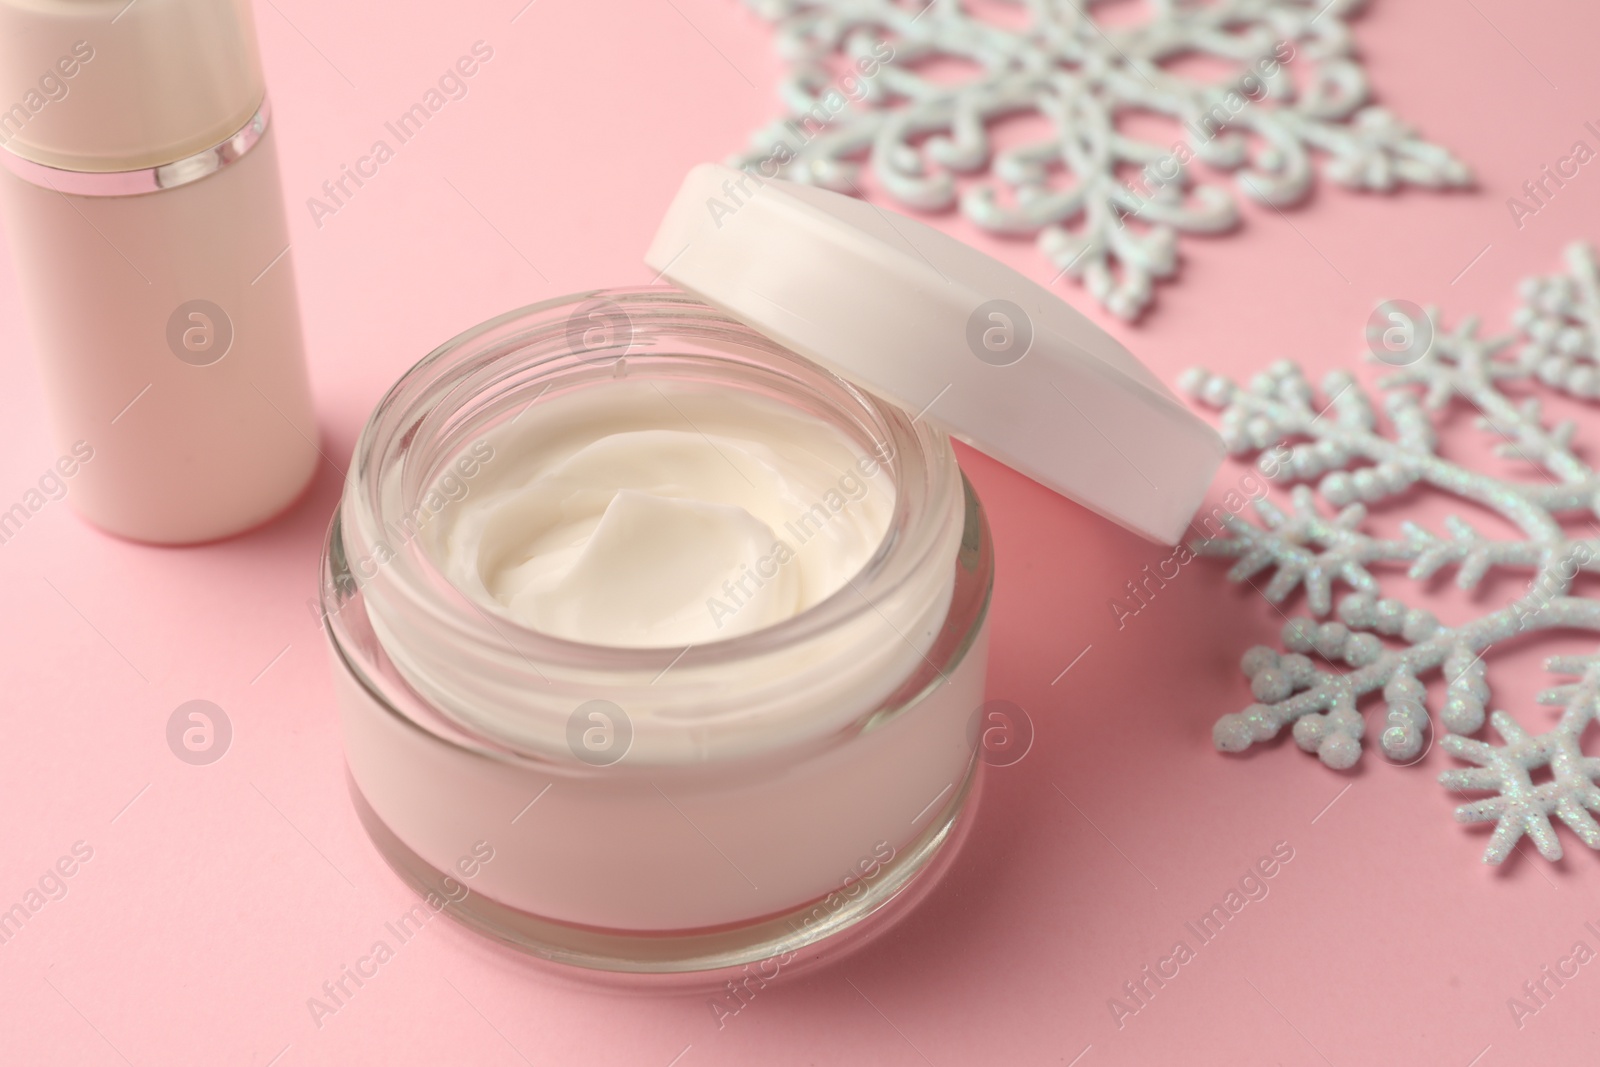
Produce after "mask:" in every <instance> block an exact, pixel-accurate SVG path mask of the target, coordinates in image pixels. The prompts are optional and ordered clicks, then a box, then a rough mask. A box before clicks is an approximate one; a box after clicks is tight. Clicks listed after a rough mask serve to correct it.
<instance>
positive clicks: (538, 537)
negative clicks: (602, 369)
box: [430, 381, 894, 647]
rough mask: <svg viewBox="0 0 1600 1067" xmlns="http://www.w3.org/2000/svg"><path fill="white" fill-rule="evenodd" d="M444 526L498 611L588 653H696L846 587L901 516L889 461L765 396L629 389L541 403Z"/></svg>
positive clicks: (437, 528)
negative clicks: (591, 647) (600, 648)
mask: <svg viewBox="0 0 1600 1067" xmlns="http://www.w3.org/2000/svg"><path fill="white" fill-rule="evenodd" d="M488 440H489V442H490V444H491V445H492V446H493V455H494V459H493V460H492V461H491V462H490V463H488V464H487V465H486V466H485V469H484V474H483V475H482V476H480V477H479V478H477V479H474V481H473V482H472V484H471V486H470V489H469V491H468V492H467V494H466V495H465V496H464V497H463V498H462V499H460V500H459V501H456V502H455V503H454V504H453V505H452V506H451V507H450V508H449V509H448V510H447V512H446V513H445V514H444V515H443V516H442V518H443V521H442V522H440V523H438V524H436V525H432V526H431V527H430V537H431V540H432V544H431V546H430V548H431V553H432V555H433V556H434V558H435V560H436V561H437V562H438V564H439V565H440V567H441V569H442V570H443V571H444V573H445V575H446V577H448V578H449V579H450V581H451V582H453V583H454V584H455V585H456V586H457V587H458V588H460V589H461V590H463V591H464V592H465V593H466V594H467V595H469V596H472V597H474V598H475V599H477V600H478V601H480V602H481V603H483V604H484V605H485V606H486V607H488V608H490V609H493V610H495V611H498V612H501V613H503V614H504V615H507V616H509V617H510V618H512V619H514V620H515V621H517V622H518V623H521V624H523V625H525V626H527V627H529V628H531V629H534V630H538V631H541V632H543V633H547V634H550V635H552V636H556V637H562V638H567V639H569V640H574V641H582V642H585V643H588V644H597V645H610V646H617V647H674V646H677V647H681V646H687V645H698V644H705V643H707V642H711V641H719V640H725V639H727V638H730V637H735V636H738V635H740V634H745V633H749V632H751V631H754V630H758V629H761V628H763V627H766V626H771V625H773V624H774V623H777V622H781V621H783V620H784V619H787V618H790V617H792V616H794V615H797V614H799V613H800V612H803V611H805V610H806V609H807V608H809V607H811V606H813V605H815V604H817V603H820V602H821V601H823V600H825V599H827V598H828V597H829V596H831V595H833V594H834V593H836V592H837V591H839V590H840V589H841V588H843V587H844V586H845V585H846V583H848V582H849V581H850V579H851V578H852V577H853V576H854V575H855V574H857V573H858V572H859V571H860V570H861V569H862V567H864V566H865V565H866V563H867V562H868V560H870V559H871V558H872V555H873V553H874V552H876V551H877V550H878V547H879V545H880V544H881V543H882V541H883V539H884V536H885V534H886V531H887V530H888V527H889V522H890V518H891V516H892V513H893V510H894V486H893V484H892V482H891V479H890V477H889V475H888V474H887V473H885V472H884V471H883V469H882V467H881V465H880V464H881V461H883V460H886V459H887V457H886V456H882V455H878V454H874V453H872V452H869V451H866V450H864V449H862V448H861V447H860V446H859V445H858V444H857V443H856V442H855V441H853V440H852V439H851V438H850V437H849V436H847V435H846V434H845V433H844V432H843V431H842V430H840V429H838V428H836V427H834V426H832V425H830V424H828V423H826V422H824V421H822V420H821V419H819V418H815V417H812V416H809V415H807V414H805V413H803V412H801V411H798V410H797V409H795V408H793V407H790V406H788V405H785V404H781V403H779V402H777V401H774V400H771V399H768V398H766V397H764V396H761V395H759V394H757V393H751V392H740V391H736V390H729V389H726V388H722V389H717V390H709V389H704V388H700V387H696V386H695V385H693V384H691V383H650V382H629V381H619V382H616V383H613V384H611V385H608V386H606V387H604V388H598V389H595V388H590V389H585V390H583V391H580V392H576V393H573V394H570V395H566V396H556V397H553V398H550V399H546V400H541V401H539V402H537V403H535V404H534V405H532V406H531V407H530V408H528V409H527V410H526V411H524V413H523V414H522V415H520V416H518V417H517V419H516V420H514V421H513V422H510V423H508V424H505V425H502V426H500V427H498V428H496V429H495V430H494V431H492V432H491V433H490V434H489V436H488Z"/></svg>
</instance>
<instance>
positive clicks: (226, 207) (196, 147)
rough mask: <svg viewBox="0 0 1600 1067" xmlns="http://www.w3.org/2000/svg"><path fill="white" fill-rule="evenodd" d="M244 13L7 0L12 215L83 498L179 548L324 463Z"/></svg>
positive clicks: (215, 3)
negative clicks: (86, 458) (81, 460)
mask: <svg viewBox="0 0 1600 1067" xmlns="http://www.w3.org/2000/svg"><path fill="white" fill-rule="evenodd" d="M270 119H271V109H270V106H269V104H268V101H267V96H266V90H265V86H264V83H263V80H262V75H261V64H260V60H259V58H258V56H257V51H256V40H255V31H254V28H253V25H252V23H251V18H250V9H249V5H248V2H247V0H137V2H135V3H128V2H127V0H104V2H102V0H0V164H4V166H3V167H0V217H3V220H4V224H5V229H6V236H7V238H8V241H9V244H10V246H11V250H12V255H13V260H14V263H15V267H16V277H17V286H18V289H19V290H20V293H21V297H22V303H23V307H24V311H25V317H26V319H27V323H28V326H29V330H30V334H31V338H32V342H33V348H34V350H35V352H36V355H37V358H38V362H39V367H40V377H41V381H42V385H43V390H44V395H45V399H46V402H47V405H48V408H49V415H50V422H51V425H52V428H53V431H54V434H55V447H56V449H57V450H59V451H60V452H61V453H62V454H67V453H69V452H72V451H73V450H74V448H75V447H76V449H77V452H76V453H75V454H79V455H81V454H83V452H84V451H87V450H92V455H93V461H92V462H88V463H85V464H83V465H82V467H81V470H80V471H79V473H78V474H77V476H76V477H75V478H74V479H73V483H72V492H71V494H70V497H69V499H71V500H72V502H73V504H74V506H75V507H76V509H77V510H78V511H79V513H80V514H82V515H83V516H84V517H85V518H87V519H88V520H89V521H91V522H93V523H94V524H95V525H97V526H99V527H101V528H103V529H105V530H108V531H110V532H112V533H115V534H118V535H120V536H123V537H127V538H131V539H134V540H139V541H147V542H156V543H164V544H186V543H195V542H202V541H209V540H214V539H216V538H221V537H227V536H229V535H231V534H235V533H238V532H241V531H243V530H247V529H249V528H251V527H253V526H257V525H259V524H261V523H263V522H265V521H266V520H268V519H270V518H272V517H273V516H274V515H275V514H277V513H278V512H279V511H281V510H283V509H284V507H286V506H287V505H288V504H289V503H290V502H292V501H293V500H294V499H295V498H296V497H297V496H298V495H299V494H300V492H301V490H302V489H303V488H304V487H305V485H306V484H307V482H308V481H309V480H310V477H311V474H312V472H313V470H314V469H315V465H316V462H317V458H318V449H317V445H316V438H317V430H316V423H315V420H314V418H313V414H312V407H311V395H310V387H309V382H308V380H307V374H306V367H305V356H304V352H303V349H302V343H301V335H300V318H299V311H298V309H297V306H296V298H295V285H294V272H293V267H292V262H291V259H292V257H291V253H290V250H289V237H288V229H287V226H286V224H285V221H284V212H283V204H282V197H281V193H280V188H279V183H278V166H277V158H276V153H275V150H274V146H273V138H272V130H271V126H270Z"/></svg>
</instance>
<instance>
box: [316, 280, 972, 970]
mask: <svg viewBox="0 0 1600 1067" xmlns="http://www.w3.org/2000/svg"><path fill="white" fill-rule="evenodd" d="M642 384H648V385H652V386H657V387H661V389H658V391H661V390H662V389H664V390H665V391H663V392H662V399H663V408H664V414H663V417H664V418H670V417H674V416H673V415H672V412H671V409H672V408H673V406H674V405H673V403H672V401H671V400H670V399H668V393H671V394H672V395H675V396H676V395H692V396H694V397H697V398H699V402H700V403H703V404H715V403H717V398H718V397H719V396H720V397H725V398H733V397H737V396H741V395H742V396H755V397H759V398H761V399H762V401H763V402H776V403H778V404H781V405H784V406H785V407H787V408H790V409H793V410H794V411H795V412H796V413H798V414H801V415H804V416H807V417H809V418H812V419H816V420H821V421H823V422H825V423H827V424H828V425H829V426H831V427H833V428H834V429H836V430H837V431H839V432H840V433H841V434H843V435H844V436H845V437H846V438H848V439H849V440H850V441H851V442H853V443H854V444H855V445H857V446H859V449H860V451H861V453H862V454H864V455H868V456H871V457H873V458H874V460H875V462H874V463H873V465H872V470H871V471H870V472H869V471H867V470H866V469H863V470H862V474H863V476H864V477H876V478H887V479H890V481H891V484H892V486H893V514H892V517H891V519H890V521H889V527H888V532H887V534H886V536H885V537H884V539H883V541H882V543H881V544H880V545H879V546H878V547H877V550H876V552H875V553H873V555H872V556H871V558H870V559H869V560H868V562H867V563H866V565H865V566H864V567H863V568H862V569H861V570H860V572H859V573H857V574H855V575H854V576H853V577H852V578H851V579H850V580H849V581H848V582H847V583H846V584H845V585H844V586H843V587H842V588H840V589H839V590H838V591H837V592H835V593H833V594H832V595H831V596H828V597H826V598H825V599H823V600H821V601H820V602H819V603H817V604H815V605H813V606H811V607H809V608H807V609H805V610H804V611H802V612H800V613H799V614H796V615H793V616H792V617H789V618H787V619H785V620H783V621H780V622H777V623H775V624H773V625H770V626H766V627H764V628H761V629H757V630H754V631H751V632H748V633H744V634H741V635H739V636H734V637H730V638H726V639H722V640H715V641H711V642H708V643H704V644H699V645H691V646H689V647H687V648H685V647H669V648H618V647H609V646H601V645H592V644H584V643H580V642H576V641H571V640H566V639H563V638H558V637H554V636H551V635H549V634H545V633H541V632H537V631H535V630H532V629H529V628H527V627H524V626H522V625H520V624H518V623H517V622H515V621H514V620H513V619H511V618H510V617H509V616H507V615H505V614H502V613H499V612H496V611H495V610H493V609H492V608H488V607H486V606H484V605H482V604H480V603H479V602H478V601H476V600H473V599H470V598H469V597H468V596H466V595H465V594H463V593H462V592H461V591H460V590H458V589H457V588H456V587H455V586H454V585H452V584H451V582H449V581H448V580H446V578H445V577H444V575H443V574H442V572H441V570H440V567H439V565H438V564H437V562H436V560H435V557H434V555H433V554H432V553H430V551H429V548H428V546H429V543H430V542H429V538H430V529H436V528H437V526H436V524H438V523H441V522H442V521H444V520H445V519H447V518H448V515H447V512H448V510H449V509H450V508H452V507H455V506H457V504H458V503H459V502H460V501H462V500H467V499H471V497H472V494H473V493H474V492H478V491H479V488H478V486H479V485H486V484H488V482H489V481H490V480H491V479H492V478H493V477H494V476H496V474H497V473H498V472H496V470H495V464H496V463H497V462H501V463H505V462H509V460H505V459H500V458H499V457H498V456H497V455H496V454H495V452H494V449H493V448H492V447H486V442H491V441H494V440H496V439H497V438H496V434H499V433H503V432H504V430H505V428H506V427H507V426H509V425H510V424H512V423H513V422H516V421H518V420H521V421H523V422H525V423H526V422H537V420H539V419H540V418H541V410H542V409H544V410H549V409H548V408H547V407H546V406H547V405H554V404H559V403H560V402H561V401H562V399H563V398H565V397H571V396H573V395H576V394H579V393H584V392H589V391H594V392H595V395H597V396H598V397H600V398H601V399H602V400H603V399H604V397H605V392H604V391H605V390H609V389H617V388H632V389H635V390H637V389H639V388H640V387H641V385H642ZM677 414H678V415H680V416H683V417H684V419H685V422H686V424H688V425H692V420H691V419H689V418H688V416H687V415H686V414H684V412H681V411H680V412H678V413H677ZM475 483H477V484H475ZM993 568H994V562H993V554H992V547H991V544H990V540H989V533H988V529H987V526H986V524H985V520H984V515H983V510H982V508H981V506H980V505H979V503H978V500H977V497H976V496H975V495H974V494H973V491H972V488H971V486H970V485H968V484H967V482H966V480H965V478H964V477H963V476H962V474H961V471H960V468H959V467H958V466H957V463H956V459H955V455H954V452H953V450H952V448H951V446H950V442H949V439H948V438H947V436H946V435H945V434H944V433H943V432H942V431H940V430H937V429H934V428H933V427H932V426H930V424H929V423H928V422H927V421H925V420H921V419H918V418H914V417H913V416H912V415H910V414H908V413H907V412H905V411H904V410H902V409H900V408H898V407H895V406H893V405H891V404H889V403H886V402H885V401H882V400H879V399H877V398H875V397H874V396H873V395H871V394H869V393H867V392H864V391H862V390H860V389H858V388H856V387H855V386H853V385H851V384H850V383H849V382H847V381H846V380H844V379H843V378H840V377H838V376H837V375H835V374H833V373H832V372H830V371H828V370H825V369H823V368H822V367H820V366H818V365H817V364H815V363H813V362H811V361H809V360H807V359H805V358H803V357H801V356H799V355H797V354H795V353H794V352H792V351H789V350H788V349H786V348H784V347H783V346H781V345H780V344H778V343H777V342H775V341H773V340H770V339H768V338H767V337H766V336H763V335H762V334H761V333H758V332H756V331H755V330H754V329H752V328H751V327H749V326H746V325H744V324H743V323H741V322H739V321H737V320H736V319H733V318H731V317H729V316H727V315H725V314H723V313H722V312H719V311H717V310H714V309H713V308H711V307H709V306H707V305H705V304H703V303H700V302H699V301H698V300H696V299H695V298H693V297H691V296H688V295H686V294H684V293H681V292H679V291H677V290H672V289H665V288H655V289H634V290H611V291H604V292H590V293H584V294H579V295H576V296H572V297H568V298H563V299H558V300H553V301H548V302H545V303H541V304H537V305H534V306H531V307H527V308H523V309H520V310H517V311H513V312H510V313H508V314H506V315H503V316H501V317H499V318H496V319H493V320H491V321H489V322H486V323H484V324H482V325H480V326H477V327H475V328H473V329H471V330H468V331H467V332H466V333H463V334H461V335H460V336H458V337H456V338H454V339H453V340H451V341H449V342H448V343H446V344H445V345H443V346H441V347H440V348H438V349H437V350H435V351H434V352H432V353H431V354H430V355H428V356H427V357H426V358H425V359H423V360H422V361H421V362H420V363H418V364H417V365H416V366H415V367H413V368H412V369H411V370H410V371H409V372H408V373H407V374H406V375H405V376H404V377H402V378H401V379H400V381H399V382H398V383H396V385H395V386H394V387H393V388H392V389H391V390H390V391H389V393H388V394H387V396H385V398H384V399H383V401H382V402H381V403H380V404H379V406H378V407H377V409H376V410H375V412H374V413H373V415H372V417H371V419H370V420H369V421H368V423H367V425H366V427H365V429H364V430H363V432H362V434H361V436H360V439H359V441H358V442H357V445H356V449H355V457H354V461H353V464H352V466H351V469H350V474H349V478H348V481H347V484H346V487H345V491H344V496H343V498H342V500H341V502H340V505H339V508H338V511H337V513H336V514H335V516H334V519H333V522H332V525H331V528H330V530H329V533H328V540H327V546H326V551H325V554H324V559H323V566H322V575H321V610H322V613H323V617H324V621H325V632H326V634H327V636H328V640H329V644H330V648H331V651H332V656H333V661H334V675H335V678H336V686H337V690H338V697H339V704H340V714H341V719H342V726H343V732H344V739H345V744H346V752H347V757H348V763H349V771H350V778H351V788H352V792H353V794H354V798H355V802H356V806H357V808H358V810H359V812H360V814H361V817H362V819H363V822H364V824H365V826H366V828H367V830H368V832H369V834H370V835H371V837H372V839H373V840H374V842H375V843H376V844H377V846H378V848H379V849H380V851H381V852H382V853H383V855H384V857H385V859H386V860H387V861H388V862H389V864H390V865H391V866H392V867H393V868H394V869H395V870H396V871H397V872H399V873H400V874H401V876H402V877H403V878H405V879H406V880H407V881H408V882H410V883H411V884H412V885H413V886H414V887H415V888H416V889H417V890H418V891H419V892H421V893H423V894H424V895H425V898H426V901H427V903H428V905H429V906H431V907H433V908H434V910H436V911H437V910H443V911H446V912H448V913H449V914H451V915H452V916H454V917H455V918H457V919H459V920H461V921H463V922H465V923H467V924H469V925H471V926H473V927H476V928H478V929H480V930H482V931H484V932H487V933H488V934H490V935H492V936H494V937H496V938H499V939H501V940H503V941H505V942H508V943H510V944H512V945H515V946H517V947H519V948H522V949H524V950H526V951H528V952H531V953H533V954H535V955H537V956H540V957H543V958H545V959H548V960H552V961H558V962H562V963H567V964H575V965H578V966H581V967H585V968H590V969H593V970H597V971H606V972H621V973H630V974H645V973H682V972H705V971H718V970H723V969H728V968H738V967H743V966H745V965H748V964H751V963H757V962H760V961H769V960H776V961H778V964H777V965H787V964H788V963H789V962H790V961H793V960H795V959H797V958H801V957H811V956H815V955H817V954H819V953H820V952H821V948H822V942H823V940H824V939H831V938H834V935H837V934H840V933H841V932H844V931H852V932H853V934H855V935H860V934H864V933H865V932H868V931H871V930H873V929H875V928H881V926H882V925H883V924H884V922H886V921H887V920H888V919H889V918H890V917H892V916H893V915H895V914H896V913H897V912H898V911H900V910H903V908H904V907H905V906H906V904H907V902H908V901H910V900H913V899H914V898H915V897H916V896H918V895H920V893H921V892H925V891H926V889H927V887H928V886H929V885H930V884H931V883H932V881H933V880H934V878H935V877H936V876H937V873H938V870H939V869H940V867H941V865H942V864H944V863H947V862H948V859H949V857H950V855H951V854H952V853H953V851H954V843H955V841H956V840H957V839H958V837H959V833H960V830H961V828H962V825H963V814H964V813H965V812H969V811H970V809H971V807H972V805H973V801H974V798H975V796H976V793H977V788H978V777H979V771H980V770H981V767H982V761H981V760H979V759H978V758H977V755H978V732H977V729H976V726H977V714H978V710H979V708H980V706H981V705H982V703H983V697H984V692H983V687H984V672H985V664H986V660H987V630H986V627H985V616H986V612H987V607H988V603H989V595H990V590H991V587H992V584H993V576H994V570H993ZM865 920H872V921H871V922H867V921H865ZM855 939H856V938H854V937H852V939H851V940H855ZM841 943H842V939H833V940H830V941H829V942H828V944H829V945H838V944H841ZM767 966H769V967H771V966H775V965H773V964H767ZM763 973H765V972H763Z"/></svg>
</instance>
